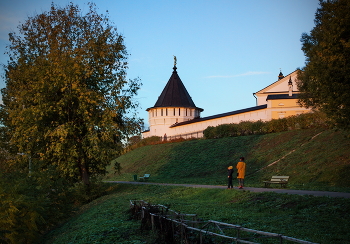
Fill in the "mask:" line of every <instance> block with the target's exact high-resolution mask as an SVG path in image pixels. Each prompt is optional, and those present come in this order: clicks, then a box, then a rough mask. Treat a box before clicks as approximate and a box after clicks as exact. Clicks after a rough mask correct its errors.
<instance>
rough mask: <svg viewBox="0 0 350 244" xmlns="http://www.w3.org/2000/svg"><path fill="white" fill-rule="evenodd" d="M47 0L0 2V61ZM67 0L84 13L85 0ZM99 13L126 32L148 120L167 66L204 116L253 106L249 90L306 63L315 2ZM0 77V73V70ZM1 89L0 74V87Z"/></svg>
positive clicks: (192, 4)
mask: <svg viewBox="0 0 350 244" xmlns="http://www.w3.org/2000/svg"><path fill="white" fill-rule="evenodd" d="M51 2H52V1H51V0H30V1H29V0H0V63H2V64H5V63H6V62H7V56H6V55H5V54H4V52H5V50H6V45H8V43H9V42H8V33H9V32H12V31H14V32H17V26H18V24H19V23H20V22H22V23H23V22H24V21H25V20H26V19H27V17H28V16H33V15H35V14H38V13H42V12H43V11H48V10H49V9H50V6H51ZM69 2H73V3H74V4H77V5H79V7H80V8H81V9H82V10H83V11H84V10H87V6H86V4H85V3H86V2H88V1H87V0H86V1H83V0H72V1H65V0H56V1H54V3H56V4H58V5H59V6H62V7H63V6H66V5H67V4H68V3H69ZM93 2H95V3H96V5H97V7H98V8H99V13H105V11H106V10H108V12H109V15H110V19H111V21H112V22H114V24H115V26H116V27H117V28H118V31H119V33H120V34H122V35H123V36H124V37H125V44H126V47H127V50H128V52H129V54H130V57H129V69H128V78H130V79H133V78H136V77H139V78H140V79H141V80H142V83H143V86H142V87H141V89H140V91H139V95H138V96H137V97H136V101H138V102H139V103H140V105H141V108H140V110H139V116H140V117H141V118H144V119H145V122H146V124H148V114H147V112H146V111H145V110H146V109H147V108H149V107H152V106H154V104H155V102H156V101H157V98H158V96H159V95H160V93H161V92H162V90H163V88H164V86H165V84H166V83H167V81H168V79H169V78H170V76H171V73H172V71H173V69H172V68H173V65H174V59H173V55H175V56H176V57H177V68H178V69H177V71H178V74H179V76H180V78H181V80H182V82H183V83H184V85H185V86H186V88H187V90H188V92H189V93H190V95H191V97H192V99H193V101H194V103H195V104H196V106H197V107H200V108H203V109H204V112H203V113H202V117H206V116H210V115H215V114H219V113H225V112H230V111H234V110H238V109H243V108H248V107H253V106H255V105H256V101H255V98H254V97H253V95H252V94H253V93H254V92H257V91H259V90H261V89H262V88H264V87H266V86H268V85H269V84H271V83H273V82H275V81H276V80H277V76H278V74H279V72H280V69H281V70H282V72H283V74H284V75H287V74H289V73H291V72H293V71H294V70H295V69H297V68H302V67H303V66H304V65H305V57H304V54H303V52H302V51H301V42H300V37H301V34H302V33H303V32H307V33H309V32H310V30H311V29H312V28H313V27H314V18H315V12H316V9H317V8H318V6H319V5H318V0H244V1H242V0H201V1H199V0H186V1H185V0H173V1H170V0H154V1H153V0H96V1H93ZM1 74H2V75H3V70H1ZM4 86H5V82H4V79H3V78H1V79H0V88H3V87H4Z"/></svg>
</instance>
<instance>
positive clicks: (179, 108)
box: [179, 108, 180, 116]
mask: <svg viewBox="0 0 350 244" xmlns="http://www.w3.org/2000/svg"><path fill="white" fill-rule="evenodd" d="M179 116H180V108H179Z"/></svg>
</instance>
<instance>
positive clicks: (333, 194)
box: [105, 181, 350, 198]
mask: <svg viewBox="0 0 350 244" xmlns="http://www.w3.org/2000/svg"><path fill="white" fill-rule="evenodd" d="M105 182H106V183H118V184H134V185H138V184H143V185H163V186H185V187H194V188H221V189H226V186H217V185H193V184H170V183H153V182H140V181H105ZM234 190H239V189H238V187H234ZM243 190H245V191H251V192H276V193H287V194H297V195H312V196H317V197H321V196H326V197H343V198H350V193H347V192H331V191H307V190H290V189H279V188H254V187H244V189H243ZM239 191H242V190H239Z"/></svg>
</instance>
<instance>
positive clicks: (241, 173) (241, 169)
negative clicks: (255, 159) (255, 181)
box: [236, 157, 245, 189]
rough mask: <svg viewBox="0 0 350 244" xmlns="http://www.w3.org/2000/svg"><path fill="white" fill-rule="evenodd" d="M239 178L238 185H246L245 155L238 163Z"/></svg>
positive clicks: (240, 187)
mask: <svg viewBox="0 0 350 244" xmlns="http://www.w3.org/2000/svg"><path fill="white" fill-rule="evenodd" d="M236 168H237V179H238V185H239V187H238V188H239V189H242V188H243V186H244V176H245V162H244V157H240V159H239V162H238V163H237V166H236Z"/></svg>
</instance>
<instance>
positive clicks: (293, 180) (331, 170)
mask: <svg viewBox="0 0 350 244" xmlns="http://www.w3.org/2000/svg"><path fill="white" fill-rule="evenodd" d="M240 156H244V157H245V158H246V163H247V172H246V186H254V187H262V186H263V184H262V181H263V180H267V179H270V178H271V176H273V175H289V176H290V181H289V188H294V189H317V190H335V191H350V177H348V176H349V175H350V139H349V137H348V136H347V134H345V133H344V132H342V131H333V130H326V131H324V130H321V129H308V130H292V131H287V132H281V133H275V134H267V135H252V136H242V137H230V138H222V139H208V140H205V139H200V140H192V141H185V142H178V143H167V144H158V145H149V146H144V147H141V148H137V149H135V150H133V151H131V152H129V153H127V154H125V155H122V156H121V157H119V158H117V159H116V160H114V162H115V161H117V162H118V163H120V165H121V167H122V169H121V172H120V174H115V173H114V172H113V171H112V170H110V173H109V174H108V175H107V177H106V180H126V181H132V180H133V175H138V176H141V175H143V174H145V173H150V174H151V178H150V181H152V182H164V183H189V184H192V183H193V184H213V185H225V184H226V172H227V167H228V166H229V165H233V166H235V165H236V164H237V162H238V159H239V157H240ZM114 162H113V163H112V165H113V164H114Z"/></svg>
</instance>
